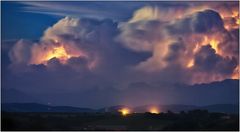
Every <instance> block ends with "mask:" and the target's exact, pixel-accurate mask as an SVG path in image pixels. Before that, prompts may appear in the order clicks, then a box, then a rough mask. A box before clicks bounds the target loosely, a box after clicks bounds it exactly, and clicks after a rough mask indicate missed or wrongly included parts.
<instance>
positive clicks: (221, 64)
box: [194, 45, 238, 74]
mask: <svg viewBox="0 0 240 132" xmlns="http://www.w3.org/2000/svg"><path fill="white" fill-rule="evenodd" d="M194 60H195V61H194V62H195V68H196V69H197V70H199V71H202V72H212V73H214V72H216V73H220V74H231V73H233V70H234V69H235V68H236V66H237V65H238V62H237V60H236V59H235V58H229V57H226V58H223V57H221V56H220V55H218V54H216V51H215V50H214V49H213V48H212V47H211V46H210V45H206V46H202V47H201V49H200V50H199V52H198V53H196V55H195V59H194Z"/></svg>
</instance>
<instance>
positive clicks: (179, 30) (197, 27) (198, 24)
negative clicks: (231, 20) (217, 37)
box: [168, 10, 224, 34]
mask: <svg viewBox="0 0 240 132" xmlns="http://www.w3.org/2000/svg"><path fill="white" fill-rule="evenodd" d="M223 29H224V26H223V21H222V19H221V16H220V15H219V13H218V12H216V11H213V10H204V11H200V12H197V13H194V14H192V15H190V16H187V17H186V18H184V19H179V20H176V21H175V22H174V23H173V24H170V25H169V26H168V30H169V32H170V33H171V34H184V33H186V34H188V33H207V32H211V31H214V30H223Z"/></svg>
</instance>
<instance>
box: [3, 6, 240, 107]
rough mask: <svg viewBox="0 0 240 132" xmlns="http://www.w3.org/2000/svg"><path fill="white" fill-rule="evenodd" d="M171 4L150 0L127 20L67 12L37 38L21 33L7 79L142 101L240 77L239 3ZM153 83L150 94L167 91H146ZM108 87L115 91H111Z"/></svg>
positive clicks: (29, 87)
mask: <svg viewBox="0 0 240 132" xmlns="http://www.w3.org/2000/svg"><path fill="white" fill-rule="evenodd" d="M169 6H170V7H171V6H173V7H174V8H173V9H172V10H171V9H170V8H164V7H162V6H161V4H159V5H158V4H156V5H154V3H151V4H149V5H146V6H142V7H141V8H139V9H136V10H135V11H134V12H131V14H132V16H131V17H130V18H129V19H128V20H124V21H115V20H112V19H97V18H88V17H81V18H76V17H70V16H66V17H64V18H62V19H60V20H59V21H58V22H57V23H55V24H54V25H52V26H50V27H48V28H47V29H46V30H45V31H44V32H43V36H42V37H41V38H39V40H37V41H33V40H24V39H21V40H19V41H17V42H16V43H15V44H14V45H13V46H12V47H11V49H10V50H8V57H9V59H10V61H11V63H10V64H9V65H8V67H7V68H6V69H7V70H9V71H8V72H9V75H7V77H6V87H7V88H12V87H18V86H21V87H22V90H23V91H28V92H30V93H31V92H32V93H35V94H36V93H39V94H41V93H46V91H48V92H47V93H48V94H49V96H51V95H54V94H57V95H59V97H61V96H60V95H62V93H65V92H69V91H71V92H70V93H81V94H79V96H82V97H85V96H87V95H84V94H83V93H85V92H89V95H91V96H96V98H95V97H94V99H98V98H103V100H101V99H99V102H104V100H108V97H109V98H110V97H113V98H114V97H117V99H116V100H113V102H114V103H119V102H124V101H126V100H127V99H128V98H130V97H132V98H131V100H132V102H135V103H136V102H137V100H138V99H139V98H140V97H144V99H143V100H144V101H145V102H144V103H149V102H152V101H153V100H157V99H166V100H168V101H169V102H170V103H173V102H174V100H177V99H176V98H181V97H182V96H180V95H178V94H177V93H176V92H172V93H171V90H172V88H173V89H175V88H176V87H177V86H176V85H175V84H187V85H192V84H199V83H211V82H214V81H222V80H225V79H229V78H231V79H238V78H239V77H238V70H239V54H238V53H239V44H238V42H239V30H238V28H239V27H238V26H239V23H238V24H237V25H238V26H236V23H237V19H238V17H239V13H238V10H237V8H235V5H234V4H233V5H224V4H221V3H219V4H204V3H195V4H189V3H186V5H185V6H177V5H174V4H173V5H171V4H170V5H169ZM225 6H227V7H228V8H229V10H231V11H229V10H226V9H225V8H224V7H225ZM236 12H237V13H238V14H237V16H236V14H235V13H236ZM233 14H234V15H233ZM230 18H231V22H230ZM11 80H15V82H14V84H13V83H11ZM138 82H141V83H140V85H139V84H138ZM36 84H38V85H36ZM136 84H137V86H136ZM148 84H149V85H148ZM168 84H174V85H171V86H169V85H168ZM138 88H139V89H140V90H139V89H138ZM148 88H149V89H151V90H150V91H149V92H147V93H149V94H148V95H151V94H154V93H158V94H160V93H161V91H163V92H164V93H166V95H163V94H161V95H162V96H163V97H161V98H159V97H157V96H158V94H154V97H153V98H151V97H149V96H148V95H147V94H145V93H146V91H147V89H148ZM141 90H142V91H141ZM94 91H97V93H96V95H95V93H94ZM106 91H109V92H106ZM173 91H178V90H173ZM180 91H181V89H180ZM183 91H184V90H183ZM104 92H105V93H109V94H111V95H109V96H107V97H105V96H104ZM70 93H69V95H71V94H70ZM117 93H119V94H120V95H118V94H117ZM98 95H99V96H98ZM131 95H136V96H138V97H137V99H134V97H135V96H131ZM168 96H176V98H175V99H173V100H171V99H169V98H168ZM178 96H179V97H178ZM121 97H122V99H121ZM51 98H52V97H51ZM86 99H89V100H91V98H90V97H86ZM94 99H93V100H92V101H94ZM134 100H136V101H134ZM140 101H141V99H139V102H140ZM184 101H185V102H187V101H186V100H184ZM76 102H77V101H76ZM82 102H83V103H84V101H82ZM109 102H111V101H109ZM126 102H127V101H126ZM139 102H138V103H139ZM166 102H167V101H166ZM154 103H157V102H154ZM109 104H110V103H109Z"/></svg>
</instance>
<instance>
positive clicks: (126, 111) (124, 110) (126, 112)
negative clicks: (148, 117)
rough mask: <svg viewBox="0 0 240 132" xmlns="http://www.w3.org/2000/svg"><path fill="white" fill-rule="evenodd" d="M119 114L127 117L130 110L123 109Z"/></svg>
mask: <svg viewBox="0 0 240 132" xmlns="http://www.w3.org/2000/svg"><path fill="white" fill-rule="evenodd" d="M119 112H121V114H122V115H123V116H126V115H128V114H130V109H129V108H122V109H120V110H119Z"/></svg>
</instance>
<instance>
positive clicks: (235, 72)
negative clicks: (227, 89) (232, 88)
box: [232, 65, 239, 79]
mask: <svg viewBox="0 0 240 132" xmlns="http://www.w3.org/2000/svg"><path fill="white" fill-rule="evenodd" d="M232 79H239V65H238V66H237V67H236V68H235V69H234V72H233V74H232Z"/></svg>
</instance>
